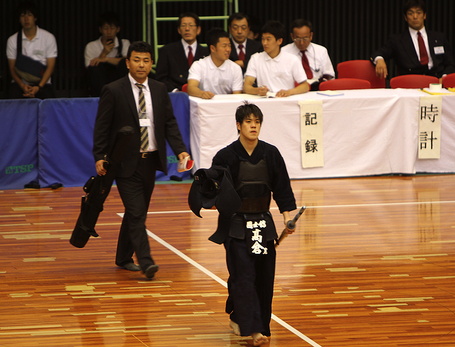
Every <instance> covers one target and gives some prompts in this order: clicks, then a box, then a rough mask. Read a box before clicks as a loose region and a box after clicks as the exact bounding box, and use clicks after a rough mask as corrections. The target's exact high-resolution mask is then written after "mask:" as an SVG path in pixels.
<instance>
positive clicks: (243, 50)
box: [228, 12, 262, 74]
mask: <svg viewBox="0 0 455 347" xmlns="http://www.w3.org/2000/svg"><path fill="white" fill-rule="evenodd" d="M228 26H229V32H230V34H231V36H232V38H231V47H232V49H231V54H230V56H229V59H230V60H232V61H233V62H235V63H236V64H238V65H239V66H240V67H241V68H242V73H243V74H245V71H246V68H247V66H248V62H249V61H250V58H251V56H252V55H253V54H254V53H257V52H262V45H261V44H260V42H258V41H255V40H250V39H248V38H247V37H248V33H249V31H250V24H249V18H248V16H247V15H245V14H243V13H240V12H237V13H233V14H231V15H230V17H229V19H228Z"/></svg>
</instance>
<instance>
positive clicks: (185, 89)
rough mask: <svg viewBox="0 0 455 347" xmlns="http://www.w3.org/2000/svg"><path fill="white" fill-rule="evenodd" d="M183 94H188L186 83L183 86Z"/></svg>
mask: <svg viewBox="0 0 455 347" xmlns="http://www.w3.org/2000/svg"><path fill="white" fill-rule="evenodd" d="M182 92H184V93H188V83H185V84H184V85H183V86H182Z"/></svg>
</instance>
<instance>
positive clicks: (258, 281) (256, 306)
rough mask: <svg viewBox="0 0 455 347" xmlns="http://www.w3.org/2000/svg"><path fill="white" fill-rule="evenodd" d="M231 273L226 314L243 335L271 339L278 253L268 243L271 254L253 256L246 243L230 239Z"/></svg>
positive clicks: (228, 263) (228, 243) (225, 243)
mask: <svg viewBox="0 0 455 347" xmlns="http://www.w3.org/2000/svg"><path fill="white" fill-rule="evenodd" d="M224 247H225V248H226V262H227V267H228V270H229V280H228V291H229V297H228V299H227V301H226V313H228V314H230V319H231V320H232V321H234V322H235V323H237V324H238V325H239V327H240V333H241V335H242V336H250V335H251V334H253V333H258V332H259V333H261V334H263V335H265V336H270V319H271V317H272V299H273V285H274V280H275V261H276V252H275V245H274V241H269V242H267V248H268V254H267V255H255V254H250V253H249V250H248V246H247V243H246V240H240V239H235V238H232V237H230V236H228V237H227V239H226V241H225V242H224Z"/></svg>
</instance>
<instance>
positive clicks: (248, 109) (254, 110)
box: [235, 101, 264, 124]
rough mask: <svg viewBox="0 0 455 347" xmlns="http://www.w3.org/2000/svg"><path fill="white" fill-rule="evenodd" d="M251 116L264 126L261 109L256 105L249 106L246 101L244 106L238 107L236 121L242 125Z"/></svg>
mask: <svg viewBox="0 0 455 347" xmlns="http://www.w3.org/2000/svg"><path fill="white" fill-rule="evenodd" d="M250 115H253V116H255V117H257V118H258V119H259V123H261V124H262V121H263V120H264V115H263V114H262V111H261V109H260V108H259V107H257V106H256V105H255V104H249V103H248V101H245V103H244V104H243V105H240V106H239V107H237V111H235V121H236V122H237V123H239V124H242V123H243V121H244V120H245V119H246V118H248V117H249V116H250Z"/></svg>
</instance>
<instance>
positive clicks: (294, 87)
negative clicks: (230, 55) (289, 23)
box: [243, 21, 310, 97]
mask: <svg viewBox="0 0 455 347" xmlns="http://www.w3.org/2000/svg"><path fill="white" fill-rule="evenodd" d="M284 35H285V28H284V26H283V24H281V23H280V22H278V21H269V22H267V23H266V24H265V25H264V26H263V27H262V46H263V47H264V52H261V53H256V54H254V55H253V56H252V57H251V59H250V62H249V64H248V68H247V70H246V73H245V82H244V83H243V90H244V92H245V93H247V94H254V95H261V96H266V95H267V92H272V93H276V95H275V96H276V97H285V96H290V95H295V94H302V93H306V92H307V91H308V90H310V86H309V85H308V83H307V82H306V80H307V76H306V74H305V71H304V70H303V66H302V63H301V62H300V60H299V59H298V58H297V57H296V56H294V55H292V54H290V53H286V52H282V51H281V49H280V45H281V43H282V42H283V38H284ZM255 81H257V86H258V87H254V82H255Z"/></svg>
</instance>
